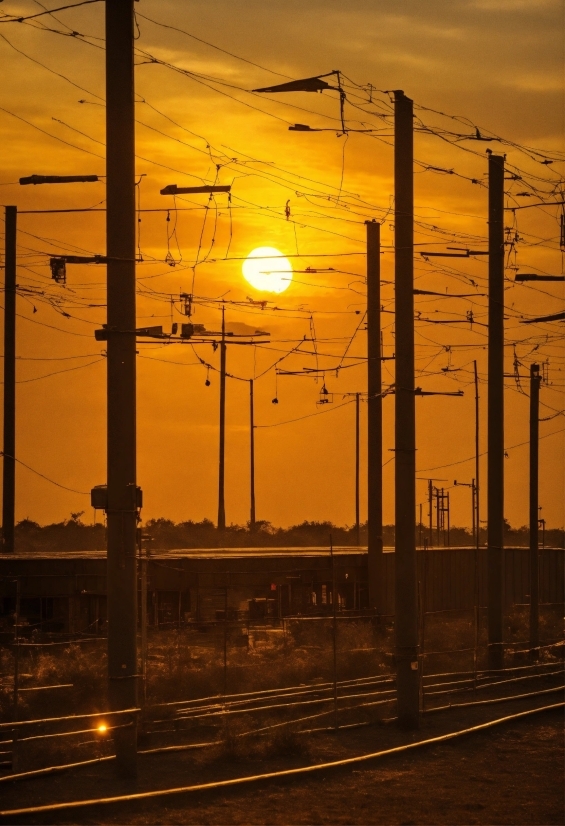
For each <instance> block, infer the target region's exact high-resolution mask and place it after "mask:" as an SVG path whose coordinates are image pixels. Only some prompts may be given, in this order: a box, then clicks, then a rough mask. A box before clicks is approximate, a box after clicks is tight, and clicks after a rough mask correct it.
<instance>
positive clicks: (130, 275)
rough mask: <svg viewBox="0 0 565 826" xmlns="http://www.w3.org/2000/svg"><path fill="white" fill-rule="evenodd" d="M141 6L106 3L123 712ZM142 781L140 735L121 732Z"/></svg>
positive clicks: (113, 476) (116, 605)
mask: <svg viewBox="0 0 565 826" xmlns="http://www.w3.org/2000/svg"><path fill="white" fill-rule="evenodd" d="M133 2H134V0H107V2H106V175H107V188H106V192H107V212H106V236H107V256H108V265H107V291H108V292H107V295H108V309H107V317H108V358H107V363H108V368H107V369H108V503H107V513H108V562H107V575H108V679H109V699H110V704H111V707H112V708H113V709H115V710H119V709H127V708H135V707H136V706H137V639H136V636H137V634H136V632H137V565H136V563H137V560H136V524H137V507H138V504H139V502H138V498H137V487H136V407H135V403H136V398H135V390H136V381H135V379H136V365H135V355H136V354H135V344H136V342H135V322H136V319H135V249H136V248H135V234H136V220H135V217H136V216H135V120H134V118H135V115H134V62H133V42H134V20H133ZM114 742H115V747H116V758H117V767H118V772H119V773H120V774H122V775H129V776H131V775H135V773H136V769H137V729H136V723H135V717H134V718H133V719H132V723H131V725H130V726H127V727H124V728H119V729H116V730H115V732H114Z"/></svg>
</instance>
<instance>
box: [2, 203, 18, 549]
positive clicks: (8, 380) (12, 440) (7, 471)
mask: <svg viewBox="0 0 565 826" xmlns="http://www.w3.org/2000/svg"><path fill="white" fill-rule="evenodd" d="M5 216H6V223H5V228H4V238H5V241H4V243H5V254H4V440H3V448H2V450H3V466H2V471H3V473H2V478H3V488H2V551H3V552H4V553H13V552H14V525H15V510H16V458H15V457H16V232H17V218H18V210H17V207H15V206H7V207H6V210H5Z"/></svg>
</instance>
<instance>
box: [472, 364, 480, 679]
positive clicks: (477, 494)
mask: <svg viewBox="0 0 565 826" xmlns="http://www.w3.org/2000/svg"><path fill="white" fill-rule="evenodd" d="M473 373H474V379H475V502H474V507H475V511H474V521H475V535H474V542H475V566H474V567H475V588H474V591H475V653H474V661H475V663H474V673H475V685H476V675H477V657H478V648H479V634H480V621H481V591H480V582H481V580H480V564H481V562H480V547H481V519H480V516H481V504H480V499H479V497H480V495H481V484H480V470H481V467H480V455H481V448H480V416H479V413H480V406H479V401H480V398H479V373H478V370H477V362H476V360H475V361H474V362H473Z"/></svg>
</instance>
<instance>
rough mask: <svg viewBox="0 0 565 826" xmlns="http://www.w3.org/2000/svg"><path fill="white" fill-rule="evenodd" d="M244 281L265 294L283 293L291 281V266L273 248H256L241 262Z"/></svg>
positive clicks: (286, 259) (280, 253)
mask: <svg viewBox="0 0 565 826" xmlns="http://www.w3.org/2000/svg"><path fill="white" fill-rule="evenodd" d="M242 270H243V276H244V278H245V280H246V281H247V282H248V283H249V284H251V286H252V287H255V289H256V290H261V291H262V292H267V293H284V291H285V290H286V289H288V287H289V286H290V282H291V281H292V265H291V263H290V261H289V260H288V258H285V257H284V255H283V254H282V252H279V250H277V249H275V248H274V247H257V249H254V250H252V252H250V253H249V255H248V256H247V258H246V259H245V261H244V262H243V267H242Z"/></svg>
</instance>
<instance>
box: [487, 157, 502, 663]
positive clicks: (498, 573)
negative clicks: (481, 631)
mask: <svg viewBox="0 0 565 826" xmlns="http://www.w3.org/2000/svg"><path fill="white" fill-rule="evenodd" d="M488 179H489V194H488V211H489V227H488V229H489V263H488V279H489V306H488V480H487V481H488V493H487V496H488V498H487V509H488V513H487V524H488V666H489V668H491V669H499V668H503V666H504V648H503V635H504V622H503V615H504V606H503V587H504V157H503V156H501V155H493V154H492V153H490V154H489V160H488Z"/></svg>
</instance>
